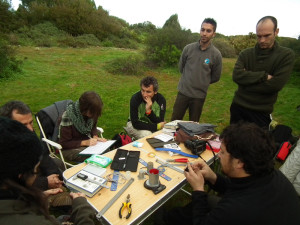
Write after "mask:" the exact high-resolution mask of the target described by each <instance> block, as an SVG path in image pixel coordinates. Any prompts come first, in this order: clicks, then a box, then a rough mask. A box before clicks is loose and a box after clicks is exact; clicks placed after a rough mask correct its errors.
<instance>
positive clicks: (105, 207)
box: [96, 178, 134, 220]
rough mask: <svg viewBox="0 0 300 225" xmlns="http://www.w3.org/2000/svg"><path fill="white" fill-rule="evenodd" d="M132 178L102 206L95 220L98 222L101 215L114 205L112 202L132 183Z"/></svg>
mask: <svg viewBox="0 0 300 225" xmlns="http://www.w3.org/2000/svg"><path fill="white" fill-rule="evenodd" d="M133 181H134V178H131V179H130V180H129V181H128V182H127V183H126V184H125V185H124V187H122V189H121V190H120V191H119V192H118V193H117V194H116V195H115V196H114V197H113V198H112V199H111V200H110V201H109V202H108V203H107V204H106V205H105V206H104V208H103V209H102V210H101V211H100V212H98V214H97V215H96V218H97V219H98V220H100V218H101V217H102V216H103V214H104V213H105V212H106V211H107V210H108V209H109V208H110V207H111V206H112V205H113V204H114V202H115V201H116V200H117V199H118V198H119V197H120V196H121V195H122V194H123V193H124V192H125V191H126V189H127V188H128V187H129V186H130V185H131V184H132V183H133Z"/></svg>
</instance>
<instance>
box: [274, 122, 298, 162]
mask: <svg viewBox="0 0 300 225" xmlns="http://www.w3.org/2000/svg"><path fill="white" fill-rule="evenodd" d="M271 135H272V136H273V138H274V141H275V146H276V151H275V153H274V157H277V156H278V154H279V153H281V152H282V151H283V152H286V150H284V149H286V148H285V147H284V144H286V143H290V145H291V146H293V145H294V144H295V143H296V142H297V140H298V138H297V137H294V136H293V135H292V128H290V127H289V126H286V125H282V124H279V125H277V126H276V127H275V129H274V130H272V131H271ZM291 146H290V147H289V151H288V154H289V153H290V152H291V151H292V149H293V148H291ZM282 147H284V148H283V150H282ZM288 154H284V155H285V156H284V158H282V157H281V156H280V157H279V159H281V160H284V159H285V158H286V157H287V155H288ZM279 155H280V154H279ZM277 158H278V157H277Z"/></svg>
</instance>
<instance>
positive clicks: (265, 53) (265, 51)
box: [255, 40, 278, 55]
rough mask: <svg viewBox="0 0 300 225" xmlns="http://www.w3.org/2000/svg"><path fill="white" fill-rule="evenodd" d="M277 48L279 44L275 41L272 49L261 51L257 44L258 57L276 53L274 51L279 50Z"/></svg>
mask: <svg viewBox="0 0 300 225" xmlns="http://www.w3.org/2000/svg"><path fill="white" fill-rule="evenodd" d="M277 48H278V42H277V41H276V40H275V42H274V45H273V46H272V48H267V49H261V48H260V47H259V44H258V43H256V45H255V51H256V53H257V54H258V55H269V54H271V53H272V52H273V51H274V49H277Z"/></svg>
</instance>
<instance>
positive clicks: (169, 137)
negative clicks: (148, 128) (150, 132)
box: [154, 133, 173, 142]
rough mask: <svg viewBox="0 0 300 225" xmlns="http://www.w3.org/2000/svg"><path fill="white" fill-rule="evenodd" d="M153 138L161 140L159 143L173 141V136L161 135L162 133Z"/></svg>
mask: <svg viewBox="0 0 300 225" xmlns="http://www.w3.org/2000/svg"><path fill="white" fill-rule="evenodd" d="M154 138H156V139H159V140H161V141H163V142H167V141H171V140H173V136H170V135H168V134H163V133H162V134H159V135H156V136H154Z"/></svg>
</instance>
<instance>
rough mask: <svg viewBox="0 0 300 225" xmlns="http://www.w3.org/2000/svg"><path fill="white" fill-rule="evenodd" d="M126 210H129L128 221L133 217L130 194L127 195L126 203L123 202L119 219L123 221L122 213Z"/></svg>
mask: <svg viewBox="0 0 300 225" xmlns="http://www.w3.org/2000/svg"><path fill="white" fill-rule="evenodd" d="M125 208H127V211H128V213H127V216H126V219H128V218H129V217H130V216H131V212H132V209H131V203H130V194H128V195H127V198H126V202H123V203H122V206H121V208H120V211H119V217H120V218H121V219H122V212H123V210H124V209H125Z"/></svg>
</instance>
